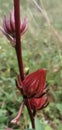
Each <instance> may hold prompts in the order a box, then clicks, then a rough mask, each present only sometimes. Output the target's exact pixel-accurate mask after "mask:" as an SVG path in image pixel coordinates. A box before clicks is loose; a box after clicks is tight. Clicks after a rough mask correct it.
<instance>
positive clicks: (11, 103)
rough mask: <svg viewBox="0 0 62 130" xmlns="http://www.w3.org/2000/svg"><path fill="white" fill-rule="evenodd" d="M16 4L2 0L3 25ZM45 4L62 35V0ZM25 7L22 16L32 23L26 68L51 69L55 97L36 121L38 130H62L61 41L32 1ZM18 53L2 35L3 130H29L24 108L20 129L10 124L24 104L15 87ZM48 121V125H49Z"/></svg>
mask: <svg viewBox="0 0 62 130" xmlns="http://www.w3.org/2000/svg"><path fill="white" fill-rule="evenodd" d="M40 1H41V0H40ZM12 2H13V1H8V0H3V2H2V0H0V24H2V18H3V14H9V11H10V9H11V8H12ZM43 3H44V5H45V8H46V10H47V13H48V16H49V18H50V19H51V23H52V24H53V25H54V27H55V28H56V29H57V31H58V32H60V34H62V17H61V16H62V7H61V5H62V0H59V1H58V0H55V1H54V0H48V1H46V0H43ZM21 4H22V8H21V10H22V14H21V15H23V14H24V16H25V15H26V16H27V17H28V20H29V25H28V31H27V32H26V34H25V36H24V37H22V48H23V61H24V67H25V68H26V67H28V68H29V71H30V72H32V71H34V70H36V69H38V68H41V67H46V68H47V82H48V83H49V92H50V94H51V98H52V97H53V98H54V101H52V102H51V101H50V102H51V103H50V105H49V106H48V107H47V108H46V109H44V110H43V111H40V112H38V116H39V119H38V118H36V130H52V129H54V130H55V128H56V129H57V130H62V125H61V121H62V80H61V79H62V72H61V69H62V56H61V53H62V52H61V50H62V48H60V46H59V45H60V43H59V42H58V41H57V39H56V38H55V37H54V38H53V37H52V34H51V32H50V30H49V29H48V26H47V23H46V22H45V20H44V19H43V17H42V16H41V15H40V13H39V12H38V11H37V10H36V8H35V5H33V3H32V1H31V2H30V1H29V2H28V1H24V2H23V0H22V2H21ZM27 5H28V8H27ZM33 7H34V8H33ZM24 9H25V10H24ZM33 10H34V11H33ZM24 16H22V19H23V17H24ZM15 54H16V53H15V51H14V49H13V48H12V47H11V46H10V43H8V41H7V39H6V38H5V37H4V36H3V35H2V34H1V33H0V129H4V126H8V127H12V128H13V129H18V130H20V129H21V130H22V129H25V128H26V129H25V130H29V129H27V128H28V126H29V123H30V120H29V115H28V112H27V110H26V108H24V111H23V113H24V114H23V113H22V117H21V119H20V126H19V125H12V124H11V123H10V121H11V120H12V119H13V118H14V117H15V116H16V115H17V112H18V109H19V106H20V104H21V102H22V96H21V94H20V92H19V91H18V90H17V89H16V86H15V79H16V78H17V75H18V63H17V59H16V55H15ZM49 99H50V97H49ZM39 120H40V121H39ZM45 121H47V122H48V123H47V124H46V123H45ZM58 124H59V125H58ZM53 125H54V128H53Z"/></svg>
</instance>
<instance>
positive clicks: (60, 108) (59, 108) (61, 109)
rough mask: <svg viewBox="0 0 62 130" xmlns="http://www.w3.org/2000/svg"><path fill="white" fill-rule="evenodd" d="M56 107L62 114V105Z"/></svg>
mask: <svg viewBox="0 0 62 130" xmlns="http://www.w3.org/2000/svg"><path fill="white" fill-rule="evenodd" d="M56 107H57V109H58V110H59V111H60V112H61V113H62V104H60V103H57V105H56Z"/></svg>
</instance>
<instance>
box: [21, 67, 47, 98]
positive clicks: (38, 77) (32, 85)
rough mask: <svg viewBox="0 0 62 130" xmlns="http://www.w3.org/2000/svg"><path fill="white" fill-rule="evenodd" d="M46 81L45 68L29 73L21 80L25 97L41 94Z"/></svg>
mask: <svg viewBox="0 0 62 130" xmlns="http://www.w3.org/2000/svg"><path fill="white" fill-rule="evenodd" d="M45 82H46V69H44V68H42V69H39V70H37V71H35V72H34V73H31V74H29V75H28V76H26V78H25V79H24V81H23V87H22V88H23V93H24V96H26V97H33V96H34V97H39V96H41V95H42V93H43V91H44V88H45Z"/></svg>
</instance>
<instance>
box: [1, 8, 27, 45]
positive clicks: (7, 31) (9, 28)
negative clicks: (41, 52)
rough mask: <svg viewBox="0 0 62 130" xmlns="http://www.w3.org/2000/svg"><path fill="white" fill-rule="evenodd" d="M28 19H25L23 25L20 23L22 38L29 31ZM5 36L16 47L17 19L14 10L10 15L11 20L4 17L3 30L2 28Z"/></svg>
mask: <svg viewBox="0 0 62 130" xmlns="http://www.w3.org/2000/svg"><path fill="white" fill-rule="evenodd" d="M27 22H28V21H27V18H25V19H24V22H23V23H20V36H21V35H23V34H24V33H25V32H26V29H27ZM0 30H1V31H2V32H3V34H4V35H5V36H6V37H7V39H8V40H9V41H10V42H11V43H12V45H15V42H16V32H15V18H14V9H13V11H12V12H11V13H10V19H7V18H6V16H4V19H3V28H0Z"/></svg>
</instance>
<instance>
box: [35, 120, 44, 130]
mask: <svg viewBox="0 0 62 130" xmlns="http://www.w3.org/2000/svg"><path fill="white" fill-rule="evenodd" d="M35 127H36V130H45V128H44V125H43V124H42V123H40V121H39V119H38V118H35Z"/></svg>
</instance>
